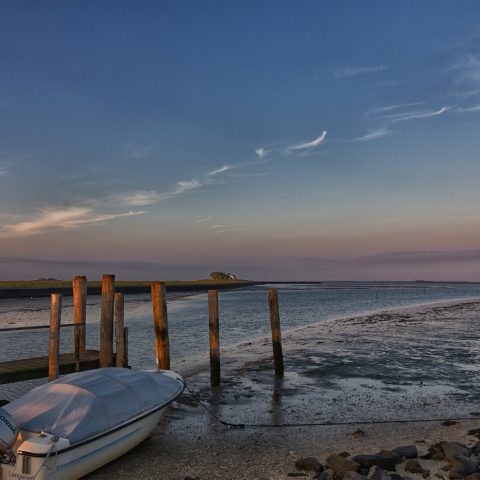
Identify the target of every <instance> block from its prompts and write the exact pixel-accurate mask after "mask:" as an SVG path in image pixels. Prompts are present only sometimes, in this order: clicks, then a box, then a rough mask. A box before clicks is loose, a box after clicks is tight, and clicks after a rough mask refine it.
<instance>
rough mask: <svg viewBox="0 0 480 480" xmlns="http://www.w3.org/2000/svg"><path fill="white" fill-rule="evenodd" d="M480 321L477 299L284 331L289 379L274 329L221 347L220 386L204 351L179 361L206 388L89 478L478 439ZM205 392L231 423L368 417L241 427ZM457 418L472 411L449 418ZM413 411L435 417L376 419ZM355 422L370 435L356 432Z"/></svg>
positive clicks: (240, 474)
mask: <svg viewBox="0 0 480 480" xmlns="http://www.w3.org/2000/svg"><path fill="white" fill-rule="evenodd" d="M479 327H480V300H463V301H458V302H455V301H451V302H445V303H439V304H432V305H425V306H417V307H410V308H403V309H401V310H392V311H386V312H379V313H376V314H369V315H365V316H356V317H352V318H345V319H340V320H338V319H337V320H330V321H324V322H321V323H318V324H315V325H311V326H308V327H305V328H302V329H299V330H296V331H293V332H289V333H287V334H285V335H284V336H283V348H284V355H285V370H286V374H285V377H284V378H283V379H276V378H275V376H274V374H273V365H272V356H271V345H270V342H269V341H268V340H267V339H265V340H260V341H257V340H255V341H252V342H248V341H247V342H246V343H243V344H241V345H239V346H237V347H233V348H229V349H226V350H223V351H222V386H221V387H219V388H216V389H211V388H210V386H209V377H208V359H207V358H205V357H201V358H197V359H195V360H193V361H191V362H185V363H182V364H180V365H179V366H177V367H176V370H177V371H179V373H182V374H183V375H184V376H185V378H186V380H187V383H188V385H189V387H190V388H192V389H193V390H194V391H195V392H196V395H197V396H198V397H197V398H194V397H192V396H191V395H190V394H189V393H188V392H186V393H185V395H184V397H183V398H182V399H181V401H179V402H178V403H177V404H176V405H175V406H173V407H172V408H171V409H170V411H169V413H168V415H167V416H166V418H165V420H164V421H163V422H162V424H160V425H159V426H158V428H157V429H156V430H155V432H154V434H153V435H152V436H151V437H150V438H149V439H148V440H147V441H146V442H144V443H143V444H142V445H140V446H139V447H137V448H136V449H135V450H133V451H132V452H130V453H128V454H127V455H125V456H123V457H122V458H121V459H119V460H117V461H116V462H114V463H112V464H110V465H108V466H106V467H104V468H103V469H101V470H98V471H97V472H95V473H93V474H91V475H89V477H88V478H91V479H96V478H98V479H100V478H105V479H117V478H118V479H123V478H125V479H126V478H145V479H150V478H151V479H153V478H165V479H172V480H173V479H185V478H188V477H190V478H198V479H209V478H212V479H272V480H273V479H283V478H289V477H288V476H287V474H288V473H289V472H293V471H295V468H294V463H295V460H297V459H298V458H301V457H305V456H314V457H317V458H318V459H319V460H320V461H324V459H325V458H326V456H327V455H329V454H330V453H333V452H342V451H345V450H346V451H348V452H350V453H352V454H355V453H376V452H377V451H378V450H379V449H382V448H386V449H389V448H393V447H397V446H399V445H405V444H413V443H415V442H417V443H416V444H417V446H418V449H419V451H420V452H422V449H423V450H426V449H427V447H428V446H429V445H430V444H431V443H434V442H437V441H439V440H458V441H473V440H474V439H473V438H471V437H466V432H467V430H469V429H471V428H476V427H479V426H480V419H477V416H478V415H479V412H480V381H479V380H480V371H479V370H480V345H479V340H480V339H479V337H480V329H479ZM198 398H200V399H201V403H202V404H204V405H205V406H207V407H208V408H209V409H211V410H212V411H213V412H214V413H215V415H217V416H219V417H220V418H221V419H223V420H225V421H228V422H231V423H244V424H255V425H256V424H262V425H279V424H309V423H327V422H331V423H335V422H366V423H363V424H361V425H344V426H335V425H323V426H310V425H306V426H301V427H300V426H293V427H256V428H253V427H247V428H244V429H233V428H227V427H225V426H223V425H221V424H219V422H218V421H217V420H216V419H215V418H213V417H212V416H210V415H209V414H208V413H207V412H206V411H205V410H204V409H203V408H202V406H201V405H200V402H199V401H198ZM452 417H455V418H458V417H462V418H463V417H465V418H471V420H464V421H461V422H460V423H459V424H457V425H453V426H450V427H445V426H442V425H441V421H442V419H444V418H452ZM411 419H417V420H422V419H429V420H432V419H433V420H435V421H433V422H421V423H402V424H383V425H372V424H368V422H372V421H379V420H411ZM358 428H361V429H362V430H363V431H364V432H365V433H366V436H364V437H363V436H362V437H360V438H358V437H354V436H352V432H354V431H355V430H357V429H358ZM431 468H432V469H433V471H434V470H435V467H434V466H432V467H431ZM443 473H444V472H443ZM311 476H312V475H310V477H311ZM410 476H411V477H412V476H413V477H414V475H412V474H410ZM303 478H308V477H303Z"/></svg>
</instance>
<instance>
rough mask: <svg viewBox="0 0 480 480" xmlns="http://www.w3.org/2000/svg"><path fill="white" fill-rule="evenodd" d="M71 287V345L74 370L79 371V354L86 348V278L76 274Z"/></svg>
mask: <svg viewBox="0 0 480 480" xmlns="http://www.w3.org/2000/svg"><path fill="white" fill-rule="evenodd" d="M72 284H73V285H72V289H73V324H74V327H73V345H74V352H75V371H76V372H78V371H80V354H81V353H83V352H85V350H86V340H85V337H86V322H87V278H86V277H84V276H76V277H75V278H74V280H73V282H72Z"/></svg>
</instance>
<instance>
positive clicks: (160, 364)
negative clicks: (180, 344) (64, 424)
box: [152, 282, 170, 370]
mask: <svg viewBox="0 0 480 480" xmlns="http://www.w3.org/2000/svg"><path fill="white" fill-rule="evenodd" d="M152 306H153V329H154V331H155V347H156V348H155V350H156V361H157V368H159V369H161V370H170V339H169V337H168V314H167V295H166V290H165V284H164V283H163V282H153V283H152Z"/></svg>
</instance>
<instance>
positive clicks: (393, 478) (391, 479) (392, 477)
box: [388, 473, 407, 480]
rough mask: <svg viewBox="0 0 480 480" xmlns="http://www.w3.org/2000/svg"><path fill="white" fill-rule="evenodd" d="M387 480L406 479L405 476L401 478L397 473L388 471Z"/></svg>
mask: <svg viewBox="0 0 480 480" xmlns="http://www.w3.org/2000/svg"><path fill="white" fill-rule="evenodd" d="M388 478H389V480H407V478H406V477H405V478H402V476H401V475H400V474H398V473H390V474H389V475H388Z"/></svg>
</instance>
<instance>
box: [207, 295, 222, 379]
mask: <svg viewBox="0 0 480 480" xmlns="http://www.w3.org/2000/svg"><path fill="white" fill-rule="evenodd" d="M208 328H209V336H210V385H211V386H212V387H218V386H219V385H220V328H219V322H218V292H217V290H209V291H208Z"/></svg>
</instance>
